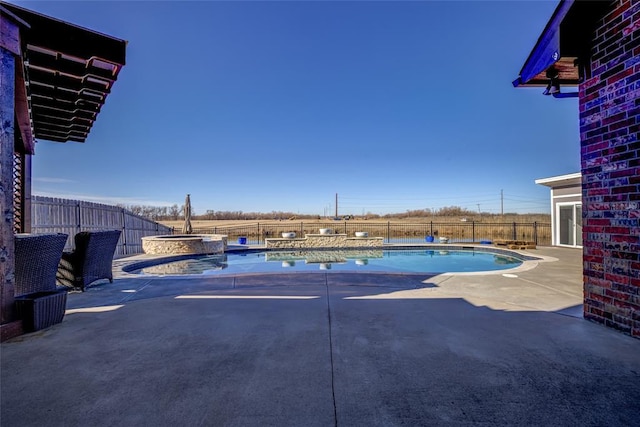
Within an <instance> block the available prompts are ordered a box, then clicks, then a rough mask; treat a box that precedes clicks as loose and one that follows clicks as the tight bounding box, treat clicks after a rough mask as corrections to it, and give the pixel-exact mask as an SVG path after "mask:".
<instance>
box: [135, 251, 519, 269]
mask: <svg viewBox="0 0 640 427" xmlns="http://www.w3.org/2000/svg"><path fill="white" fill-rule="evenodd" d="M525 258H526V257H519V256H518V254H516V253H507V252H503V251H500V252H498V251H495V252H493V251H488V250H486V249H483V250H479V249H474V248H465V249H462V248H460V249H457V248H456V249H453V248H452V249H449V248H447V247H443V248H438V249H368V250H297V251H246V252H241V253H225V254H219V255H200V256H182V257H173V258H172V259H171V260H164V261H162V260H160V261H157V263H156V264H152V261H143V262H138V263H133V264H130V265H128V266H127V267H125V268H124V271H125V272H127V273H131V274H138V275H162V276H174V275H178V276H181V275H219V274H242V273H275V272H277V273H292V272H308V271H320V270H321V271H327V272H330V271H338V272H339V271H357V272H391V273H394V272H395V273H468V272H480V271H495V270H506V269H511V268H514V267H518V266H520V265H521V264H522V262H523V260H524V259H525Z"/></svg>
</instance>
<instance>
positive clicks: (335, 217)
mask: <svg viewBox="0 0 640 427" xmlns="http://www.w3.org/2000/svg"><path fill="white" fill-rule="evenodd" d="M335 218H338V193H336V216H335Z"/></svg>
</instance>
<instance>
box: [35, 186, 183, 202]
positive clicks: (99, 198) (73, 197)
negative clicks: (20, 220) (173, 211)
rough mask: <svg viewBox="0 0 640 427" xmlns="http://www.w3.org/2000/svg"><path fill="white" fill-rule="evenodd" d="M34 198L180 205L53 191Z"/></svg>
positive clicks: (44, 192) (141, 198) (38, 194)
mask: <svg viewBox="0 0 640 427" xmlns="http://www.w3.org/2000/svg"><path fill="white" fill-rule="evenodd" d="M33 195H34V196H44V197H53V198H57V199H71V200H83V201H86V202H94V203H103V204H106V205H125V206H132V205H142V206H172V205H175V204H177V205H180V203H176V202H170V201H167V200H152V199H146V198H144V197H118V196H96V195H90V194H73V193H64V192H53V191H36V190H34V192H33Z"/></svg>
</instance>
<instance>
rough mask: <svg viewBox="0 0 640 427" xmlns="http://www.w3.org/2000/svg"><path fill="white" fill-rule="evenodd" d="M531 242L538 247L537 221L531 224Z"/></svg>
mask: <svg viewBox="0 0 640 427" xmlns="http://www.w3.org/2000/svg"><path fill="white" fill-rule="evenodd" d="M533 241H534V242H535V243H536V246H537V245H538V221H534V222H533Z"/></svg>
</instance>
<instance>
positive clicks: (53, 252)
mask: <svg viewBox="0 0 640 427" xmlns="http://www.w3.org/2000/svg"><path fill="white" fill-rule="evenodd" d="M66 242H67V235H66V234H18V235H16V236H15V288H14V294H15V297H16V298H15V306H16V311H17V315H18V318H19V319H22V321H23V326H24V329H25V330H26V331H37V330H39V329H43V328H47V327H49V326H51V325H54V324H56V323H60V322H62V319H63V318H64V311H65V309H66V305H67V290H66V289H57V287H56V271H57V269H58V263H59V262H60V257H61V255H62V250H63V249H64V245H65V243H66Z"/></svg>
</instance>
